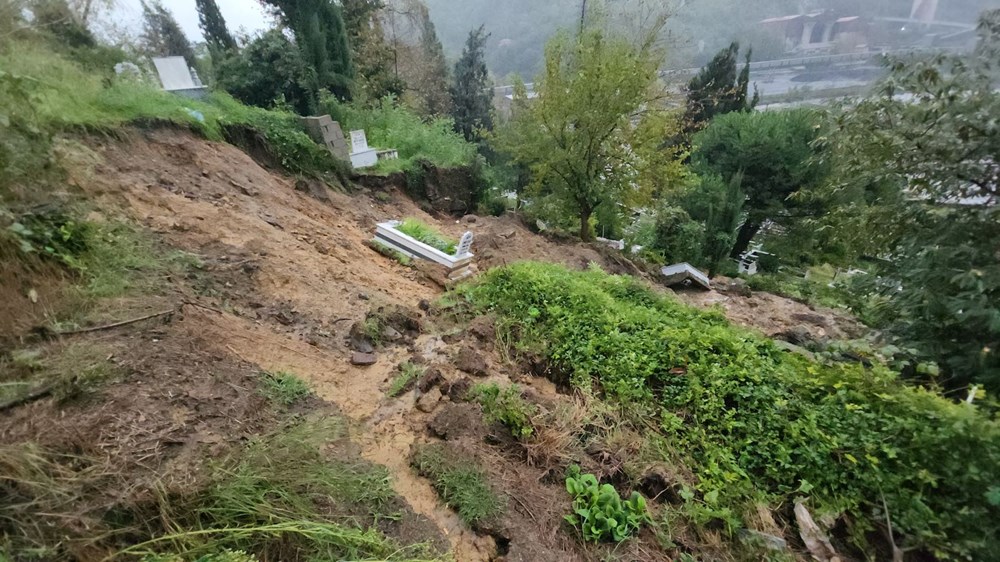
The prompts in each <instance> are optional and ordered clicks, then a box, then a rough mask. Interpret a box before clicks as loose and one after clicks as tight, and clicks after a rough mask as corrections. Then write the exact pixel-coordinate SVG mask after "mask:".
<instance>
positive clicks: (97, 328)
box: [52, 308, 177, 336]
mask: <svg viewBox="0 0 1000 562" xmlns="http://www.w3.org/2000/svg"><path fill="white" fill-rule="evenodd" d="M176 311H177V309H176V308H171V309H170V310H164V311H162V312H155V313H153V314H147V315H146V316H140V317H139V318H132V319H131V320H122V321H121V322H114V323H112V324H104V325H103V326H92V327H90V328H81V329H79V330H66V331H64V332H52V333H53V334H55V335H57V336H72V335H75V334H85V333H87V332H99V331H101V330H110V329H111V328H118V327H119V326H126V325H128V324H135V323H136V322H142V321H143V320H149V319H150V318H157V317H159V316H165V315H167V314H171V313H173V312H176Z"/></svg>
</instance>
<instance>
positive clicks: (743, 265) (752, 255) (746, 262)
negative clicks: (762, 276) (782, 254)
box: [737, 249, 772, 275]
mask: <svg viewBox="0 0 1000 562" xmlns="http://www.w3.org/2000/svg"><path fill="white" fill-rule="evenodd" d="M770 255H772V254H769V253H767V252H763V251H761V250H759V249H753V250H750V251H748V252H743V253H742V254H740V259H739V260H737V263H738V265H739V272H740V273H741V274H744V275H757V262H758V261H759V260H760V258H761V256H770Z"/></svg>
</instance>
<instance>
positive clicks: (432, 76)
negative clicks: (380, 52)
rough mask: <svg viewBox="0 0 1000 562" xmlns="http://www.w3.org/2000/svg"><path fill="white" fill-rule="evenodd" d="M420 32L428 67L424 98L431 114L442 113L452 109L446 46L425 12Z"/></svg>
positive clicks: (422, 49) (421, 44) (421, 45)
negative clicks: (445, 52) (445, 54)
mask: <svg viewBox="0 0 1000 562" xmlns="http://www.w3.org/2000/svg"><path fill="white" fill-rule="evenodd" d="M421 23H422V26H421V27H422V29H421V33H420V49H421V51H423V55H424V61H425V63H426V69H425V74H424V83H423V85H422V90H423V98H424V101H425V102H426V104H427V107H426V110H427V113H428V114H429V115H442V114H445V113H447V112H448V111H450V110H451V95H450V92H449V91H448V62H447V60H446V59H445V57H444V47H442V46H441V40H440V39H438V36H437V31H436V30H435V29H434V22H432V21H431V18H430V15H429V14H425V17H424V18H423V21H422V22H421Z"/></svg>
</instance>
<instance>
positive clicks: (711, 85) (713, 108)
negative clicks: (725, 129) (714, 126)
mask: <svg viewBox="0 0 1000 562" xmlns="http://www.w3.org/2000/svg"><path fill="white" fill-rule="evenodd" d="M739 52H740V44H739V43H738V42H736V41H734V42H733V43H732V44H731V45H729V47H728V48H726V49H723V50H721V51H719V53H718V54H717V55H715V57H714V58H713V59H712V60H711V61H710V62H709V63H708V64H707V65H705V67H704V68H702V69H701V71H700V72H698V75H697V76H695V77H694V78H692V79H691V83H690V84H688V94H687V113H686V114H685V126H686V128H687V131H688V132H689V133H690V132H694V131H697V130H699V129H701V128H703V127H704V126H705V125H706V124H707V123H708V122H709V121H711V120H712V118H713V117H715V116H716V115H722V114H725V113H730V112H733V111H751V110H753V108H754V107H756V106H757V102H758V101H760V95H759V94H758V93H757V92H756V90H755V91H754V94H753V97H752V98H749V99H748V96H749V90H750V55H751V53H752V52H753V51H752V50H748V51H747V54H746V63H745V64H744V65H743V70H741V71H740V73H739V75H737V74H736V58H737V57H738V56H739Z"/></svg>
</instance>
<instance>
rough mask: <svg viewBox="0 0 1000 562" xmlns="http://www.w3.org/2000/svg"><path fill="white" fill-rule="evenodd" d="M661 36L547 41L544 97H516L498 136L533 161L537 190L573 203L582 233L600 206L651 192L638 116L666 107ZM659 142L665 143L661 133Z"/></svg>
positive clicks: (584, 235)
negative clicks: (659, 95) (661, 101)
mask: <svg viewBox="0 0 1000 562" xmlns="http://www.w3.org/2000/svg"><path fill="white" fill-rule="evenodd" d="M655 35H656V34H655V33H650V35H649V37H647V38H645V39H644V40H641V41H640V42H639V43H638V44H634V43H632V42H630V41H628V40H626V39H625V38H622V37H616V36H613V35H608V34H606V33H604V32H602V31H600V30H596V29H588V30H584V31H583V33H581V34H580V35H579V36H576V37H570V36H568V35H565V34H561V35H558V36H556V37H555V38H554V39H552V40H551V41H550V42H549V44H548V46H547V47H546V52H545V71H544V73H543V74H542V76H541V77H540V79H539V80H538V81H537V82H536V92H537V93H538V97H537V98H536V99H532V100H528V99H527V98H526V97H525V96H517V97H516V100H515V107H514V110H513V117H512V120H511V122H510V124H508V125H507V126H506V127H505V128H504V131H503V132H502V133H501V134H500V135H498V142H497V144H498V148H500V150H502V151H505V152H507V153H508V154H510V155H512V156H513V157H514V159H515V160H516V161H517V162H519V163H521V164H523V165H525V166H527V167H529V168H530V170H531V176H532V188H533V190H534V192H535V193H550V194H552V195H553V196H555V197H556V198H558V200H560V201H562V202H563V203H564V204H565V205H566V206H567V207H570V208H572V209H574V211H575V214H576V216H577V217H578V218H579V224H580V230H579V232H580V238H581V239H583V240H591V239H592V237H593V233H592V228H591V224H590V223H591V217H592V216H593V215H594V212H595V211H596V210H597V209H598V207H600V206H601V205H621V204H624V205H630V204H634V203H637V202H639V200H641V199H642V198H643V195H647V196H648V186H643V185H642V184H641V183H638V182H636V181H635V180H636V178H637V177H638V176H639V173H638V170H639V169H640V168H641V167H642V166H643V165H645V164H646V159H643V158H639V157H638V156H637V154H638V153H639V152H641V151H640V150H638V149H637V148H636V146H633V143H635V142H640V139H641V138H642V136H640V135H636V134H635V133H636V131H641V130H642V127H635V126H634V125H633V120H636V121H641V120H642V119H645V118H649V117H650V115H653V114H656V113H657V112H658V111H660V109H658V107H657V105H656V103H655V100H654V98H655V93H654V91H653V86H654V82H655V80H656V71H657V68H658V66H659V62H660V60H661V56H660V53H659V52H658V50H657V49H656V48H655V47H654V38H655ZM653 142H656V143H657V144H662V137H661V138H658V139H653Z"/></svg>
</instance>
